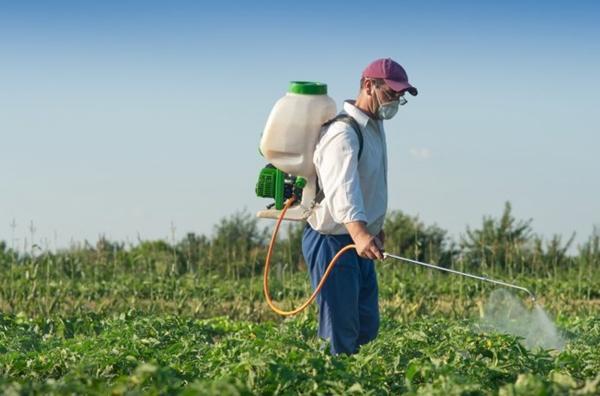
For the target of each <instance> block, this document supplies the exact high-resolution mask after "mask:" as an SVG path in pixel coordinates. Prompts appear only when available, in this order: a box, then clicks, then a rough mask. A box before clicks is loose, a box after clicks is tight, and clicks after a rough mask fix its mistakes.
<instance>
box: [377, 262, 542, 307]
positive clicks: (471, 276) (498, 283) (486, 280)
mask: <svg viewBox="0 0 600 396" xmlns="http://www.w3.org/2000/svg"><path fill="white" fill-rule="evenodd" d="M383 257H384V258H387V257H391V258H393V259H396V260H401V261H406V262H408V263H412V264H418V265H422V266H424V267H427V268H433V269H437V270H440V271H446V272H450V273H452V274H456V275H462V276H466V277H468V278H473V279H477V280H480V281H484V282H490V283H495V284H497V285H501V286H505V287H512V288H513V289H519V290H522V291H524V292H527V293H528V294H529V296H530V297H531V301H533V302H535V295H534V294H533V293H532V292H531V291H529V289H526V288H524V287H522V286H517V285H513V284H511V283H507V282H503V281H499V280H496V279H491V278H486V277H484V276H478V275H473V274H468V273H466V272H460V271H456V270H453V269H450V268H444V267H440V266H438V265H433V264H428V263H423V262H421V261H417V260H411V259H408V258H405V257H400V256H396V255H394V254H390V253H387V252H384V253H383Z"/></svg>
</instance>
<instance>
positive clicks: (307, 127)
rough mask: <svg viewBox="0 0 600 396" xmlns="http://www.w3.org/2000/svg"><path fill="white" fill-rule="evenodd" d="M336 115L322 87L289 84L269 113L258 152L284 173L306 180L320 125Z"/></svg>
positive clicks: (311, 84) (310, 173)
mask: <svg viewBox="0 0 600 396" xmlns="http://www.w3.org/2000/svg"><path fill="white" fill-rule="evenodd" d="M336 113H337V111H336V106H335V102H334V101H333V99H331V98H330V97H329V96H327V85H326V84H322V83H317V82H308V81H292V82H291V83H290V86H289V89H288V92H287V94H286V95H285V96H284V97H282V98H281V99H279V100H278V101H277V103H275V106H274V107H273V109H272V110H271V114H270V115H269V119H268V120H267V125H266V126H265V130H264V131H263V134H262V138H261V141H260V152H261V153H262V155H263V156H264V157H265V159H266V160H267V161H269V162H270V163H271V164H273V165H274V166H275V167H276V168H278V169H280V170H282V171H284V172H286V173H289V174H292V175H295V176H304V177H307V178H308V177H310V176H313V175H315V167H314V164H313V154H314V151H315V146H316V144H317V140H318V139H319V133H320V130H321V125H322V124H323V123H325V122H326V121H328V120H330V119H332V118H333V117H335V115H336Z"/></svg>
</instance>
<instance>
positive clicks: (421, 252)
mask: <svg viewBox="0 0 600 396" xmlns="http://www.w3.org/2000/svg"><path fill="white" fill-rule="evenodd" d="M384 231H385V248H386V250H387V251H389V252H391V253H394V254H398V255H403V256H406V257H408V258H412V259H415V260H419V261H426V262H430V263H436V264H439V265H443V266H448V265H450V263H451V261H452V259H453V257H454V256H455V255H456V254H457V253H458V252H457V251H456V250H455V249H454V245H453V243H452V242H451V241H450V239H449V238H448V236H447V231H446V230H443V229H442V228H440V227H438V226H437V225H435V224H434V225H430V226H425V224H424V223H423V222H422V221H420V220H419V218H418V216H409V215H407V214H404V213H403V212H402V211H399V210H398V211H392V212H391V213H389V214H388V216H387V217H386V220H385V224H384Z"/></svg>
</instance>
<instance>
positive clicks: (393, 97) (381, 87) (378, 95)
mask: <svg viewBox="0 0 600 396" xmlns="http://www.w3.org/2000/svg"><path fill="white" fill-rule="evenodd" d="M365 88H366V91H367V94H368V95H369V97H370V99H371V100H370V106H369V107H370V111H371V113H372V114H374V115H377V114H378V111H379V108H380V107H381V106H382V105H385V104H387V103H392V102H396V101H397V102H398V104H397V105H404V104H406V99H405V98H404V94H405V93H406V90H402V91H394V90H393V89H392V88H390V87H389V86H388V85H387V84H386V83H385V81H383V80H375V79H371V80H368V81H367V85H366V86H365ZM397 105H396V107H397Z"/></svg>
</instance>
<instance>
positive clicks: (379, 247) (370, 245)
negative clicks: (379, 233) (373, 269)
mask: <svg viewBox="0 0 600 396" xmlns="http://www.w3.org/2000/svg"><path fill="white" fill-rule="evenodd" d="M345 225H346V229H347V230H348V232H349V233H350V237H351V238H352V240H353V241H354V244H355V245H356V252H357V253H358V255H359V256H361V257H363V258H368V259H371V260H376V259H379V260H383V243H382V242H381V241H380V240H379V238H377V237H375V236H373V235H371V234H369V231H368V230H367V227H366V225H365V223H363V222H362V221H353V222H350V223H346V224H345Z"/></svg>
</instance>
